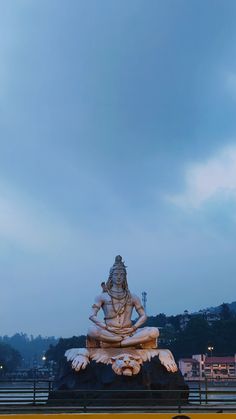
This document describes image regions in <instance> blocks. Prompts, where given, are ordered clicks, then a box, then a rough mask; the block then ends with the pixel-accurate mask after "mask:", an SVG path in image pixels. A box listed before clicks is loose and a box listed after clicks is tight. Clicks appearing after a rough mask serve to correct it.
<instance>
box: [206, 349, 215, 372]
mask: <svg viewBox="0 0 236 419" xmlns="http://www.w3.org/2000/svg"><path fill="white" fill-rule="evenodd" d="M207 349H208V351H210V354H211V379H212V380H213V363H212V352H213V351H214V346H208V348H207Z"/></svg>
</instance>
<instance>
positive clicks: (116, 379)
mask: <svg viewBox="0 0 236 419" xmlns="http://www.w3.org/2000/svg"><path fill="white" fill-rule="evenodd" d="M98 390H99V391H98ZM108 390H116V392H110V391H108ZM130 390H132V391H130ZM145 390H149V391H145ZM154 390H159V392H155V391H154ZM84 391H87V392H86V394H85V393H84ZM85 398H86V404H87V405H88V406H112V407H115V406H157V405H178V401H180V402H181V404H184V403H187V401H188V386H187V385H186V384H185V382H184V379H183V377H182V375H181V373H180V371H176V372H174V373H173V372H168V371H167V370H166V368H165V367H164V366H163V365H162V364H161V362H160V360H159V357H158V356H154V357H153V358H152V359H151V360H150V361H146V362H144V363H143V364H142V367H141V369H140V371H139V373H138V374H136V375H131V376H125V375H117V373H115V372H114V370H113V369H112V366H111V364H108V365H106V364H104V363H101V362H99V363H97V362H96V361H91V362H90V363H89V364H88V365H87V367H86V368H85V369H84V370H80V371H79V372H76V371H75V370H73V369H72V366H71V362H66V361H65V362H62V364H61V368H60V371H59V374H58V377H57V378H56V381H55V384H54V386H53V391H52V392H51V393H50V395H49V403H50V404H54V405H55V404H62V402H63V405H72V404H73V405H78V406H79V405H83V404H84V400H85Z"/></svg>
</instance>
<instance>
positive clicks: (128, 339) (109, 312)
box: [87, 256, 159, 348]
mask: <svg viewBox="0 0 236 419" xmlns="http://www.w3.org/2000/svg"><path fill="white" fill-rule="evenodd" d="M102 288H103V292H102V293H101V294H100V295H99V296H98V297H96V299H95V302H94V304H93V306H92V313H91V315H90V317H89V318H90V320H92V322H93V323H94V325H93V326H91V327H90V328H89V330H88V340H87V343H88V345H89V346H90V345H91V346H93V344H94V342H95V343H96V345H97V346H100V347H121V348H122V347H123V348H125V347H135V348H156V347H157V338H158V336H159V331H158V329H157V328H156V327H143V328H140V326H142V325H143V324H144V323H145V321H146V320H147V316H146V314H145V311H144V308H143V306H142V304H141V301H140V299H139V298H138V297H137V296H136V295H135V294H133V293H131V292H130V291H129V288H128V283H127V273H126V266H125V264H124V262H123V261H122V257H121V256H116V258H115V263H114V265H113V266H112V268H111V269H110V274H109V278H108V281H107V282H106V284H105V283H104V282H103V283H102ZM100 309H102V310H103V313H104V321H100V320H99V319H98V317H97V314H98V312H99V310H100ZM133 309H135V310H136V312H137V314H138V319H137V320H136V321H135V323H134V324H132V321H131V317H132V312H133Z"/></svg>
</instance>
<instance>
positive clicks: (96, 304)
mask: <svg viewBox="0 0 236 419" xmlns="http://www.w3.org/2000/svg"><path fill="white" fill-rule="evenodd" d="M102 304H103V299H102V296H101V295H99V296H98V297H96V298H95V301H94V303H93V305H92V310H91V314H90V316H89V320H91V321H92V322H93V323H95V324H96V325H97V326H99V327H101V328H102V329H106V324H105V323H104V322H102V321H100V320H99V319H98V318H97V313H98V312H99V310H100V308H101V306H102Z"/></svg>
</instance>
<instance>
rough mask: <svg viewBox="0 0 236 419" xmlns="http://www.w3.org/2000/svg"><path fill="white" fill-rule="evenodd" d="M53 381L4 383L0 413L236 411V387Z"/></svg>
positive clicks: (1, 384)
mask: <svg viewBox="0 0 236 419" xmlns="http://www.w3.org/2000/svg"><path fill="white" fill-rule="evenodd" d="M52 386H53V383H52V381H50V380H17V381H14V382H7V381H0V413H16V412H17V413H26V412H27V413H29V412H42V413H48V412H52V413H55V412H85V413H86V412H134V411H135V412H156V413H158V412H164V411H166V412H179V413H181V412H186V413H187V412H226V411H227V412H236V385H235V387H234V388H230V389H228V388H223V389H222V388H217V387H216V388H213V387H210V385H209V383H208V386H207V387H206V386H204V385H203V383H200V382H199V383H196V382H194V384H193V383H190V388H189V397H188V401H186V397H187V394H186V390H125V391H124V390H123V391H121V390H106V391H104V390H93V391H91V390H70V391H68V390H58V391H55V392H54V391H52Z"/></svg>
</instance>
